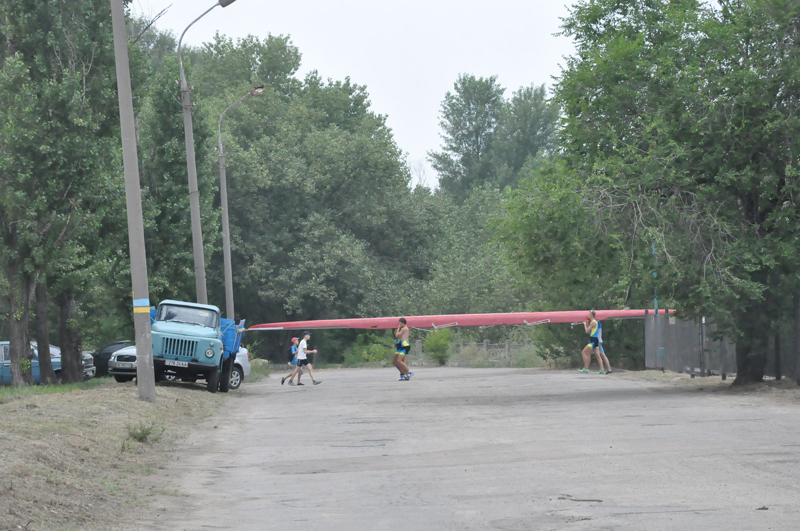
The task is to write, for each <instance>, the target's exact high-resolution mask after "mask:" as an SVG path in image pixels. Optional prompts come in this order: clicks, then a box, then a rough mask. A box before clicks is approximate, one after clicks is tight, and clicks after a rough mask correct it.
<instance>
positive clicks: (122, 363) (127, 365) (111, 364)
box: [107, 345, 136, 382]
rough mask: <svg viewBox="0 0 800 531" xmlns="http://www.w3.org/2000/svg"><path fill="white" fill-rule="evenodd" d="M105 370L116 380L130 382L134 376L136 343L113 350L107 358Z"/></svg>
mask: <svg viewBox="0 0 800 531" xmlns="http://www.w3.org/2000/svg"><path fill="white" fill-rule="evenodd" d="M107 370H108V374H109V375H111V376H113V377H114V379H115V380H116V381H118V382H130V381H131V380H133V379H134V378H136V345H133V346H130V347H124V348H121V349H119V350H117V351H115V352H113V353H112V354H111V356H110V357H109V359H108V369H107Z"/></svg>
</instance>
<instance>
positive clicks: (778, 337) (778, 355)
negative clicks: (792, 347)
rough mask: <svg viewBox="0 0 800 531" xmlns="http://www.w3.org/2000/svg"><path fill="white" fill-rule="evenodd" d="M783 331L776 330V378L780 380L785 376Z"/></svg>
mask: <svg viewBox="0 0 800 531" xmlns="http://www.w3.org/2000/svg"><path fill="white" fill-rule="evenodd" d="M781 369H782V367H781V333H780V332H775V379H776V380H780V379H781V378H782V377H783V371H782V370H781Z"/></svg>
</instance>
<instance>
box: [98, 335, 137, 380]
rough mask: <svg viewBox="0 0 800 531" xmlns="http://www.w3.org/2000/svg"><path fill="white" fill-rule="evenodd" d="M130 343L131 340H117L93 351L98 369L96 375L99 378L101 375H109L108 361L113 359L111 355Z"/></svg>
mask: <svg viewBox="0 0 800 531" xmlns="http://www.w3.org/2000/svg"><path fill="white" fill-rule="evenodd" d="M130 344H131V342H130V341H116V342H114V343H111V344H110V345H106V346H105V347H103V348H101V349H100V350H98V351H96V352H93V353H92V357H93V358H94V366H95V368H96V369H97V374H96V376H97V377H98V378H99V377H100V376H108V361H109V360H110V359H111V355H112V354H113V353H115V352H116V351H118V350H120V349H122V348H125V347H127V346H129V345H130Z"/></svg>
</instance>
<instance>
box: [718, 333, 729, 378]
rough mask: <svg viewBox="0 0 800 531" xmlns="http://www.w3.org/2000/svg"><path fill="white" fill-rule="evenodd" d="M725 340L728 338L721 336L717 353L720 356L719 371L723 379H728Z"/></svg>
mask: <svg viewBox="0 0 800 531" xmlns="http://www.w3.org/2000/svg"><path fill="white" fill-rule="evenodd" d="M727 340H728V338H726V337H725V336H723V337H722V340H721V341H720V344H719V353H720V357H721V358H722V362H721V367H720V372H721V373H722V379H723V380H727V379H728V345H727V343H726V341H727Z"/></svg>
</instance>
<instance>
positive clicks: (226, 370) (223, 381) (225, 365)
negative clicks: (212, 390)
mask: <svg viewBox="0 0 800 531" xmlns="http://www.w3.org/2000/svg"><path fill="white" fill-rule="evenodd" d="M232 366H233V356H230V357H229V358H228V359H226V360H225V361H223V362H222V374H220V376H219V390H220V391H222V392H223V393H227V392H228V390H229V389H230V388H231V367H232Z"/></svg>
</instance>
